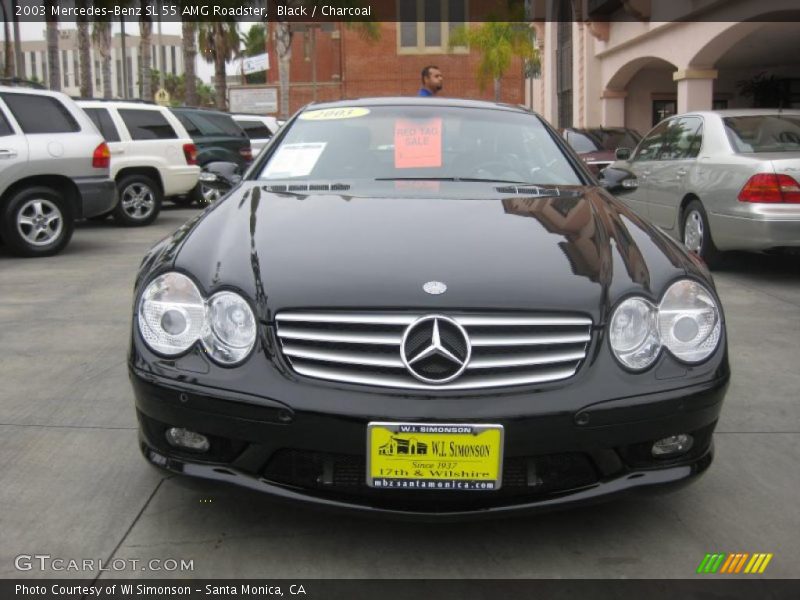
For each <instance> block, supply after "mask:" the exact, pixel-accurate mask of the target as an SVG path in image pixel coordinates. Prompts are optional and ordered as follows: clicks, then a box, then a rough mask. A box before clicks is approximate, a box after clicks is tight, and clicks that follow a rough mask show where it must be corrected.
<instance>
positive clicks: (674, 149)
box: [659, 117, 703, 160]
mask: <svg viewBox="0 0 800 600" xmlns="http://www.w3.org/2000/svg"><path fill="white" fill-rule="evenodd" d="M702 139H703V122H702V121H701V120H700V118H699V117H681V118H678V119H672V120H671V121H670V122H669V128H668V129H667V131H666V133H665V134H664V145H663V147H662V148H661V152H660V156H659V160H681V159H687V158H696V157H697V155H698V154H699V153H700V146H701V144H702Z"/></svg>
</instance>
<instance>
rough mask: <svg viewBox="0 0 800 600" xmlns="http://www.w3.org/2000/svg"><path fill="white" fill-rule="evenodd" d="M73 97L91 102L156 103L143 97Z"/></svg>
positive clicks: (73, 97)
mask: <svg viewBox="0 0 800 600" xmlns="http://www.w3.org/2000/svg"><path fill="white" fill-rule="evenodd" d="M72 99H73V100H87V101H91V102H130V103H132V104H152V105H154V104H155V102H152V101H150V100H142V99H141V98H86V97H84V96H72Z"/></svg>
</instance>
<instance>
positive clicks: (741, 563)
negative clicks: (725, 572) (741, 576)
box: [735, 552, 750, 573]
mask: <svg viewBox="0 0 800 600" xmlns="http://www.w3.org/2000/svg"><path fill="white" fill-rule="evenodd" d="M748 556H750V554H749V553H747V552H745V553H744V554H742V558H741V559H740V560H739V564H737V565H736V571H735V572H736V573H738V572H739V571H741V570H742V567H744V561H746V560H747V557H748Z"/></svg>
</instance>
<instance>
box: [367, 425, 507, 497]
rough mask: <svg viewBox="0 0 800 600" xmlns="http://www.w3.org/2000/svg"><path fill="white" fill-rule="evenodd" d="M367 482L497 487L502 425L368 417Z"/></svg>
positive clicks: (449, 487)
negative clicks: (373, 419)
mask: <svg viewBox="0 0 800 600" xmlns="http://www.w3.org/2000/svg"><path fill="white" fill-rule="evenodd" d="M367 457H368V464H367V484H368V485H370V486H372V487H376V488H386V489H425V490H450V491H453V490H497V489H500V486H501V484H502V481H501V474H502V465H503V427H502V425H485V424H481V425H471V424H470V425H465V424H449V423H447V424H445V423H370V424H369V425H368V428H367Z"/></svg>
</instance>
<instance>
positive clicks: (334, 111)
mask: <svg viewBox="0 0 800 600" xmlns="http://www.w3.org/2000/svg"><path fill="white" fill-rule="evenodd" d="M368 114H369V109H368V108H360V107H345V108H323V109H321V110H307V111H306V112H304V113H303V114H302V115H300V116H299V117H298V118H299V119H300V120H301V121H335V120H337V119H355V118H356V117H364V116H366V115H368Z"/></svg>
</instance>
